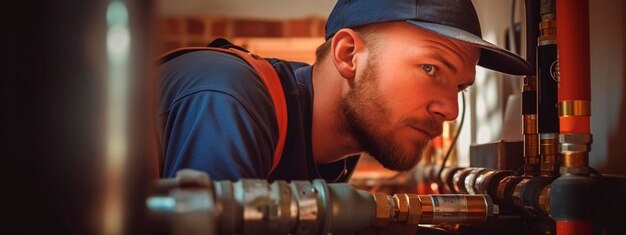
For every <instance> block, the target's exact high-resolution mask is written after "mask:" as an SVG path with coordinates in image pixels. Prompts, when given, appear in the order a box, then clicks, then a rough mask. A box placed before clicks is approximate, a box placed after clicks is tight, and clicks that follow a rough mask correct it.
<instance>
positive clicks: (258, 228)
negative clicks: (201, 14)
mask: <svg viewBox="0 0 626 235" xmlns="http://www.w3.org/2000/svg"><path fill="white" fill-rule="evenodd" d="M146 203H147V205H148V208H149V209H150V210H151V211H152V212H153V214H154V215H161V217H166V218H168V220H167V222H168V223H169V224H170V225H169V228H170V230H171V231H174V232H180V233H181V234H182V233H183V231H185V230H186V231H194V232H202V231H203V230H206V231H205V232H206V233H208V234H212V233H217V234H328V233H345V232H353V231H357V230H359V229H363V228H366V227H385V226H388V225H390V224H400V225H406V226H412V227H413V228H415V227H416V226H417V225H419V224H439V223H448V224H454V223H463V224H465V223H484V222H485V221H487V220H488V219H490V218H492V217H494V216H496V215H497V214H498V206H497V205H494V204H493V202H492V201H491V197H490V196H489V195H453V194H450V195H417V194H395V195H387V194H385V193H373V194H370V193H368V192H365V191H360V190H355V189H353V188H352V186H350V185H348V184H326V183H325V181H323V180H320V179H318V180H314V181H312V182H309V181H292V182H290V183H287V182H285V181H274V182H273V183H271V184H270V183H267V181H264V180H256V179H254V180H253V179H244V180H240V181H238V182H234V183H233V182H230V181H217V182H211V181H210V180H209V179H208V176H207V175H206V174H204V173H201V172H198V171H193V170H184V171H179V172H178V174H177V178H175V179H163V180H160V181H159V184H158V185H157V190H156V191H155V194H154V195H152V196H151V197H149V198H148V199H147V201H146ZM194 213H195V214H196V215H198V216H196V217H194V218H195V219H194V220H193V221H192V220H191V219H190V218H192V217H191V216H189V215H190V214H194ZM202 221H204V223H202ZM207 224H209V225H211V226H207Z"/></svg>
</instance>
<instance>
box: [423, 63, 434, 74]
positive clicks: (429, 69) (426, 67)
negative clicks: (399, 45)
mask: <svg viewBox="0 0 626 235" xmlns="http://www.w3.org/2000/svg"><path fill="white" fill-rule="evenodd" d="M420 66H422V69H423V70H424V72H426V73H427V74H430V75H435V74H436V73H437V67H435V66H434V65H431V64H422V65H420Z"/></svg>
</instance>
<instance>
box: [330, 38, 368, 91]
mask: <svg viewBox="0 0 626 235" xmlns="http://www.w3.org/2000/svg"><path fill="white" fill-rule="evenodd" d="M331 47H332V48H331V58H332V60H333V64H334V65H335V68H337V71H338V72H339V74H341V76H342V77H344V78H347V79H352V78H354V76H355V74H356V66H357V63H356V58H357V57H356V55H357V53H358V52H361V51H362V50H363V49H364V48H365V42H363V40H361V37H359V35H358V34H357V33H356V32H355V31H354V30H352V29H347V28H344V29H341V30H339V31H337V33H335V36H333V38H332V42H331Z"/></svg>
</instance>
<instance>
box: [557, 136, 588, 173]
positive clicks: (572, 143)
mask: <svg viewBox="0 0 626 235" xmlns="http://www.w3.org/2000/svg"><path fill="white" fill-rule="evenodd" d="M559 143H560V145H559V151H560V152H561V154H563V168H577V169H583V168H588V167H589V151H591V143H592V136H591V134H561V135H559ZM568 170H571V169H568ZM568 173H572V174H582V173H584V172H568Z"/></svg>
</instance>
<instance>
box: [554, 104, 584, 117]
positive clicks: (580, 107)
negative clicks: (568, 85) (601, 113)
mask: <svg viewBox="0 0 626 235" xmlns="http://www.w3.org/2000/svg"><path fill="white" fill-rule="evenodd" d="M559 116H560V117H568V116H591V104H590V102H589V100H565V101H561V102H559Z"/></svg>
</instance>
